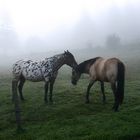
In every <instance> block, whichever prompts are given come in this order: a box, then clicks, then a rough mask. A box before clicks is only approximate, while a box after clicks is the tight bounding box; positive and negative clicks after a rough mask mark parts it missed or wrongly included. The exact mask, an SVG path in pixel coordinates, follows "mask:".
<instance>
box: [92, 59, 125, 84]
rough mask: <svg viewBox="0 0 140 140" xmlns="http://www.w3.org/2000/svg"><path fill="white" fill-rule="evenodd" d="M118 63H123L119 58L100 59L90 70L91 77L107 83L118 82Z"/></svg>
mask: <svg viewBox="0 0 140 140" xmlns="http://www.w3.org/2000/svg"><path fill="white" fill-rule="evenodd" d="M118 63H122V62H121V61H120V60H119V59H117V58H109V59H104V58H99V59H98V60H97V61H96V62H95V63H94V64H93V65H92V66H91V68H90V75H91V76H92V78H93V79H95V80H99V81H105V82H114V81H116V80H117V74H118Z"/></svg>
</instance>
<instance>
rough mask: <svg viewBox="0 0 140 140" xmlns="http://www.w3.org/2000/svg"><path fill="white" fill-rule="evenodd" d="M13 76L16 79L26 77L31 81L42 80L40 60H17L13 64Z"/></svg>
mask: <svg viewBox="0 0 140 140" xmlns="http://www.w3.org/2000/svg"><path fill="white" fill-rule="evenodd" d="M13 76H14V78H16V79H20V77H21V76H22V77H24V78H25V79H26V80H30V81H41V80H42V79H43V76H42V72H41V64H40V63H39V62H33V61H31V60H28V61H23V60H20V61H17V62H16V63H15V64H14V65H13Z"/></svg>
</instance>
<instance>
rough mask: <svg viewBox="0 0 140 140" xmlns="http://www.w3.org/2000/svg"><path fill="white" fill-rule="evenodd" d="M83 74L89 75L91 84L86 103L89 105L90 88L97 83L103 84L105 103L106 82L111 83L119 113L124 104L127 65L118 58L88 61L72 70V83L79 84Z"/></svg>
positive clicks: (115, 109)
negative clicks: (120, 106)
mask: <svg viewBox="0 0 140 140" xmlns="http://www.w3.org/2000/svg"><path fill="white" fill-rule="evenodd" d="M82 73H86V74H89V76H90V82H89V85H88V87H87V91H86V103H89V92H90V88H91V87H92V86H93V84H94V83H95V82H96V81H99V82H100V83H101V91H102V94H103V101H104V102H105V100H106V97H105V94H104V82H109V83H110V84H111V88H112V90H113V93H114V105H113V108H112V109H114V111H115V112H116V111H118V107H119V105H121V104H122V102H123V98H124V82H125V65H124V64H123V62H121V61H120V60H119V59H118V58H109V59H104V58H102V57H96V58H92V59H89V60H86V61H84V62H82V63H80V64H79V65H77V66H76V67H75V68H73V69H72V78H71V82H72V84H73V85H76V84H77V81H78V80H79V79H80V76H81V74H82Z"/></svg>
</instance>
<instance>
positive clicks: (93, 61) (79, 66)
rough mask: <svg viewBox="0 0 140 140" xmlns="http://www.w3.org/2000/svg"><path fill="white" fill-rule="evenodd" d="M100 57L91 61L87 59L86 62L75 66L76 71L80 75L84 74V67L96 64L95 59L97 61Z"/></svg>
mask: <svg viewBox="0 0 140 140" xmlns="http://www.w3.org/2000/svg"><path fill="white" fill-rule="evenodd" d="M99 58H101V57H95V58H92V59H89V60H86V61H84V62H82V63H80V64H79V65H78V66H77V68H76V69H77V70H78V71H79V72H80V73H84V72H86V66H87V65H89V66H91V65H92V64H93V63H95V62H96V60H97V59H99Z"/></svg>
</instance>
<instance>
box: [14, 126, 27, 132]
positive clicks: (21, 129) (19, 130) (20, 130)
mask: <svg viewBox="0 0 140 140" xmlns="http://www.w3.org/2000/svg"><path fill="white" fill-rule="evenodd" d="M16 132H17V133H18V134H21V133H25V132H26V129H24V128H22V127H20V128H17V130H16Z"/></svg>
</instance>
